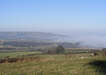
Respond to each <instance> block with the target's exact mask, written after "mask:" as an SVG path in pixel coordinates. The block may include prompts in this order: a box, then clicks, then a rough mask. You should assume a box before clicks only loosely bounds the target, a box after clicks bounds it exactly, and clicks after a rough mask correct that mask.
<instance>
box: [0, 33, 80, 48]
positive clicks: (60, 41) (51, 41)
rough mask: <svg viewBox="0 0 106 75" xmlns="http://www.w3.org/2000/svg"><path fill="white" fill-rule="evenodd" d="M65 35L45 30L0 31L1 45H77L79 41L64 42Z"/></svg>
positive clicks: (71, 46)
mask: <svg viewBox="0 0 106 75" xmlns="http://www.w3.org/2000/svg"><path fill="white" fill-rule="evenodd" d="M68 39H69V38H68V37H67V36H65V35H59V34H53V33H45V32H0V45H1V46H13V47H14V46H15V47H36V48H41V47H42V48H43V47H52V46H56V45H62V46H64V47H65V48H76V47H79V43H72V42H69V41H68V42H66V40H68Z"/></svg>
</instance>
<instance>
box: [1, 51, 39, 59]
mask: <svg viewBox="0 0 106 75" xmlns="http://www.w3.org/2000/svg"><path fill="white" fill-rule="evenodd" d="M34 54H35V55H36V54H40V52H37V51H36V52H8V53H6V52H3V53H0V58H5V57H7V56H9V57H10V58H11V57H19V56H25V55H34Z"/></svg>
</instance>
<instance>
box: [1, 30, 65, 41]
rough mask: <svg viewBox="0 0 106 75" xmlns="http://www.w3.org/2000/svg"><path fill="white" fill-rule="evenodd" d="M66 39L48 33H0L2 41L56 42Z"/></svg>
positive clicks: (62, 36)
mask: <svg viewBox="0 0 106 75" xmlns="http://www.w3.org/2000/svg"><path fill="white" fill-rule="evenodd" d="M65 37H66V36H64V35H58V34H52V33H46V32H0V40H27V41H28V40H33V41H56V40H59V39H61V38H65Z"/></svg>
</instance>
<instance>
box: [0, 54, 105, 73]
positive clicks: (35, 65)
mask: <svg viewBox="0 0 106 75" xmlns="http://www.w3.org/2000/svg"><path fill="white" fill-rule="evenodd" d="M16 54H17V53H16ZM25 54H27V53H25ZM35 56H38V57H39V58H40V59H39V60H36V59H35V60H34V61H28V62H16V63H4V64H0V75H106V74H105V72H104V71H103V72H102V71H101V72H99V70H102V68H101V66H100V67H99V66H98V65H93V64H95V62H96V61H97V60H98V61H105V60H106V57H104V56H89V54H85V53H83V54H73V55H68V56H66V55H61V54H60V55H35ZM93 62H94V63H93ZM90 63H92V64H90ZM102 63H103V62H102ZM105 64H106V63H105V62H104V66H106V65H105ZM104 66H102V67H104ZM103 70H104V68H103Z"/></svg>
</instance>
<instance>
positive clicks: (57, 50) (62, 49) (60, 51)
mask: <svg viewBox="0 0 106 75" xmlns="http://www.w3.org/2000/svg"><path fill="white" fill-rule="evenodd" d="M64 52H65V49H64V47H63V46H61V45H59V46H57V47H56V54H61V53H64Z"/></svg>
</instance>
